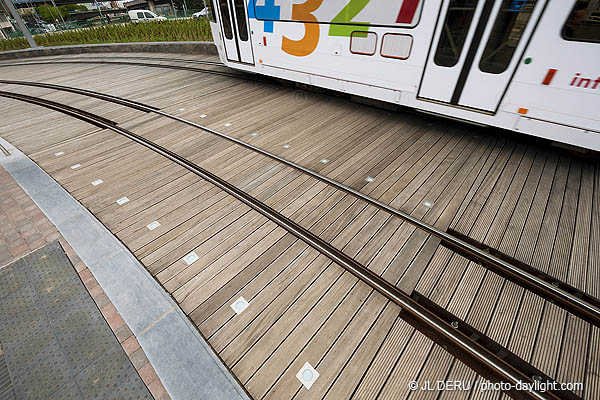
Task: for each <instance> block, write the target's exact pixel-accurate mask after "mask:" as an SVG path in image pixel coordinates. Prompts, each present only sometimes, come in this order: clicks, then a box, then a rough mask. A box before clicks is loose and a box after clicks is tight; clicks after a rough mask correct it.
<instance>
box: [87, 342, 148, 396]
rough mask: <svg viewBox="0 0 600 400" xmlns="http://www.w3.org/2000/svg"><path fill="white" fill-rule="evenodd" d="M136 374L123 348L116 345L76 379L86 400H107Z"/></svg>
mask: <svg viewBox="0 0 600 400" xmlns="http://www.w3.org/2000/svg"><path fill="white" fill-rule="evenodd" d="M135 372H136V371H135V369H133V365H131V362H130V361H129V359H128V358H127V355H125V352H124V351H123V349H122V348H121V346H119V345H118V344H116V345H114V346H112V347H111V348H110V349H109V350H108V351H107V352H106V353H105V354H103V355H102V356H100V357H98V358H97V359H96V360H95V361H94V362H93V363H92V364H90V365H89V366H88V367H87V368H86V369H84V370H83V371H81V372H79V373H78V374H77V375H76V376H75V379H76V380H77V384H78V385H79V388H80V389H81V392H82V393H83V395H84V397H85V398H86V399H105V398H107V397H109V396H110V394H111V393H113V392H115V391H116V390H117V389H118V388H119V386H120V385H122V384H123V382H124V381H125V380H127V379H128V378H129V376H130V375H131V374H132V373H135Z"/></svg>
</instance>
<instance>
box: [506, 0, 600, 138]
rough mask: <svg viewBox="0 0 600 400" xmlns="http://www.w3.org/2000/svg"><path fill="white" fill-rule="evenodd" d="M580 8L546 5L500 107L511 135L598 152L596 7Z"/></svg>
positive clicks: (599, 11)
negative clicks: (508, 116)
mask: <svg viewBox="0 0 600 400" xmlns="http://www.w3.org/2000/svg"><path fill="white" fill-rule="evenodd" d="M585 5H586V4H583V3H579V9H578V4H576V2H571V1H564V2H563V1H553V2H550V3H549V4H548V6H547V8H546V10H545V12H544V15H543V17H542V19H541V20H540V23H539V26H538V27H537V30H536V33H535V35H534V36H533V38H532V40H531V42H530V43H529V46H528V48H527V50H526V52H525V54H524V57H523V60H521V64H520V66H519V68H518V69H517V71H516V74H515V76H514V78H513V80H512V83H511V85H510V87H509V90H508V91H507V95H506V99H505V101H504V102H503V104H502V106H501V108H502V110H504V111H506V112H515V111H516V112H517V113H518V112H519V110H520V111H521V114H519V115H520V117H519V119H518V120H517V122H516V123H515V125H514V126H513V127H511V128H512V129H514V130H516V131H521V132H525V133H530V134H533V135H536V136H542V137H545V138H548V139H551V140H556V141H560V142H565V143H571V144H574V145H578V146H581V147H586V148H591V149H595V150H600V111H599V110H600V43H598V42H597V40H598V39H599V38H600V20H596V21H593V18H594V15H593V14H596V15H597V18H599V19H600V2H599V1H597V0H596V1H595V4H594V1H592V2H589V3H587V5H588V7H587V8H586V7H584V6H585ZM586 13H587V15H586ZM590 19H592V21H590Z"/></svg>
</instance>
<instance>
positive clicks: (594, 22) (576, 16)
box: [562, 0, 600, 42]
mask: <svg viewBox="0 0 600 400" xmlns="http://www.w3.org/2000/svg"><path fill="white" fill-rule="evenodd" d="M562 34H563V38H565V39H567V40H577V41H579V42H600V3H599V2H597V1H589V0H588V1H578V2H577V4H575V8H574V9H573V11H572V12H571V15H570V16H569V19H568V20H567V23H566V24H565V26H564V27H563V31H562Z"/></svg>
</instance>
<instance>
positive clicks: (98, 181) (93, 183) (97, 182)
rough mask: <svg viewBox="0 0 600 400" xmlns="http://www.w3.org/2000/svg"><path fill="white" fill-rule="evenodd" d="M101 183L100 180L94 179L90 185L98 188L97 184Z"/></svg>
mask: <svg viewBox="0 0 600 400" xmlns="http://www.w3.org/2000/svg"><path fill="white" fill-rule="evenodd" d="M102 182H104V181H103V180H102V179H96V180H95V181H94V182H92V185H94V186H98V185H99V184H101V183H102Z"/></svg>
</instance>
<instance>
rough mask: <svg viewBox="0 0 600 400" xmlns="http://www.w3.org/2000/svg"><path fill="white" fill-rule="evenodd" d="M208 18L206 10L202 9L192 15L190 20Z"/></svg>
mask: <svg viewBox="0 0 600 400" xmlns="http://www.w3.org/2000/svg"><path fill="white" fill-rule="evenodd" d="M203 17H208V8H206V7H204V8H203V9H202V10H200V11H198V12H195V13H193V14H192V18H203Z"/></svg>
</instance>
